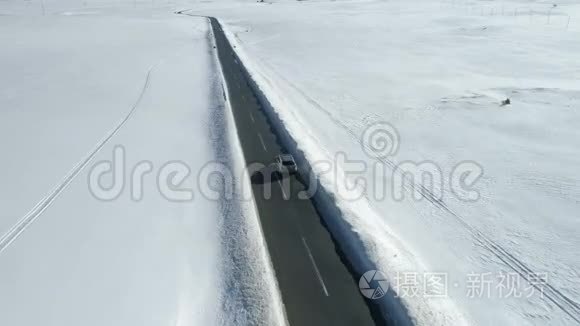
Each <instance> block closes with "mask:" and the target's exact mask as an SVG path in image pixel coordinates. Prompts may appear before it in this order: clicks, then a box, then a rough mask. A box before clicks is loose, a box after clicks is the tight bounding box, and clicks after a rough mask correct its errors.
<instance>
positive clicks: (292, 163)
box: [282, 161, 294, 165]
mask: <svg viewBox="0 0 580 326" xmlns="http://www.w3.org/2000/svg"><path fill="white" fill-rule="evenodd" d="M282 164H284V165H294V162H293V161H283V162H282Z"/></svg>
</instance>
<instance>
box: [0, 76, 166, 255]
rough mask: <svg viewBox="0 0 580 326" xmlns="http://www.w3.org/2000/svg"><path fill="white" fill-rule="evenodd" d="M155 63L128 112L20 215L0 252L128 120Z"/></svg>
mask: <svg viewBox="0 0 580 326" xmlns="http://www.w3.org/2000/svg"><path fill="white" fill-rule="evenodd" d="M155 66H156V65H153V66H151V67H150V68H149V69H148V70H147V75H146V76H145V81H144V83H143V87H142V88H141V92H140V93H139V96H138V97H137V100H136V101H135V103H134V104H133V106H132V107H131V109H130V110H129V112H128V113H127V114H126V115H125V117H124V118H123V119H122V120H121V121H119V122H118V123H117V125H116V126H115V127H114V128H113V129H112V130H111V131H109V132H108V133H107V134H106V136H105V137H104V138H103V139H102V140H101V141H99V142H98V143H97V144H96V145H95V147H94V148H93V149H92V150H91V151H90V152H89V153H87V154H86V155H85V156H84V157H83V158H82V159H81V160H80V161H79V162H78V163H77V164H76V165H75V166H74V167H73V168H72V169H71V170H70V171H69V172H68V173H67V174H66V176H65V177H64V178H63V179H62V180H61V181H60V182H59V183H58V184H57V185H56V186H55V187H54V188H53V189H52V191H51V192H50V193H48V195H46V196H45V197H44V198H42V199H41V200H40V201H39V202H38V203H36V205H35V206H34V207H33V208H32V209H31V210H30V211H28V213H26V214H25V215H24V216H23V217H21V218H20V219H19V220H18V222H16V224H14V225H13V226H12V227H11V228H10V230H8V232H6V233H5V234H4V235H3V236H2V237H1V238H0V253H2V251H4V250H5V249H6V248H8V247H9V246H10V244H12V243H13V242H14V241H15V240H16V239H17V238H18V237H19V236H20V235H21V234H22V233H23V232H24V231H25V230H26V229H27V228H28V227H29V226H30V225H32V224H33V223H34V221H35V220H36V219H37V218H38V217H39V216H40V215H42V213H43V212H44V211H45V210H46V209H47V208H48V207H50V205H51V204H52V203H53V202H54V200H55V199H56V198H58V196H59V195H60V194H61V193H62V192H63V190H64V189H66V187H67V186H68V185H69V184H70V183H71V182H72V181H73V180H74V178H75V177H76V176H77V175H78V174H79V173H80V172H81V171H82V169H83V168H84V167H85V166H87V164H88V163H89V162H90V161H91V160H92V159H93V158H94V157H95V155H96V154H97V153H98V152H99V151H100V150H101V149H102V148H103V146H105V144H107V142H108V141H109V140H110V139H111V138H113V136H114V135H115V134H117V132H118V131H119V130H120V129H121V127H123V125H124V124H125V123H126V122H127V121H128V120H129V118H130V117H131V116H132V115H133V113H134V112H135V110H136V109H137V107H138V106H139V103H140V102H141V100H142V99H143V96H144V95H145V91H146V90H147V88H148V87H149V80H150V77H151V72H152V71H153V69H154V68H155Z"/></svg>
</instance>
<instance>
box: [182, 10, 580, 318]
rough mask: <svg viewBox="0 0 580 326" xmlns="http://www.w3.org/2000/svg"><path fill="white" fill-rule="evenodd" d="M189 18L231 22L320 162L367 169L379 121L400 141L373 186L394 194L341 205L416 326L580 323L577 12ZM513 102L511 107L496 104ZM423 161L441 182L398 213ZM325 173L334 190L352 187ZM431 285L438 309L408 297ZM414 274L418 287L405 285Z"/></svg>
mask: <svg viewBox="0 0 580 326" xmlns="http://www.w3.org/2000/svg"><path fill="white" fill-rule="evenodd" d="M553 3H556V4H557V6H556V7H554V6H553ZM189 8H192V10H191V11H190V13H192V14H207V15H212V16H216V17H218V18H219V19H220V20H221V21H222V22H223V23H224V24H225V27H226V28H227V29H228V30H229V31H230V32H231V34H230V37H231V39H232V41H234V42H235V43H237V44H238V47H237V48H238V51H239V52H240V54H241V55H242V57H243V58H244V63H245V64H246V66H247V67H248V68H249V70H250V71H251V72H252V74H253V76H254V78H255V80H256V81H257V83H258V84H259V85H260V87H261V89H262V90H263V91H264V92H265V93H266V94H267V95H268V97H269V100H270V101H271V103H272V104H273V106H274V107H275V109H276V111H277V113H278V114H279V116H280V117H281V119H282V120H284V123H285V126H286V128H287V129H288V131H289V132H290V134H291V135H293V136H294V139H295V140H296V141H297V142H298V147H299V148H300V149H301V150H302V151H304V153H305V155H306V157H307V158H308V160H309V161H310V162H317V161H329V160H330V161H332V160H333V158H334V155H335V153H337V152H344V153H346V154H347V156H348V159H350V160H362V161H364V162H366V163H367V165H368V166H371V164H373V163H375V162H376V161H377V159H375V158H374V157H372V156H369V155H367V153H365V151H364V150H363V149H362V148H361V137H362V135H363V134H364V131H365V130H366V129H367V128H369V127H371V126H373V125H374V124H375V123H377V122H382V121H385V122H388V123H390V124H391V125H392V126H393V127H394V128H396V130H397V132H398V135H399V143H398V146H399V148H398V151H397V152H396V153H395V155H392V156H390V157H388V158H387V159H383V160H382V163H386V166H387V167H389V169H388V171H387V173H386V175H381V176H380V177H377V176H376V175H375V174H373V173H372V171H371V170H370V169H368V170H367V171H366V172H365V173H363V177H364V178H365V180H367V182H369V184H372V185H376V184H378V185H379V186H386V187H387V189H389V190H388V193H387V196H386V198H384V199H377V198H375V196H374V193H373V191H372V189H368V188H367V191H366V194H365V197H364V198H361V199H358V200H354V201H353V200H340V201H339V203H338V205H339V206H340V208H341V209H342V211H343V213H344V218H345V219H346V222H347V223H348V224H349V225H350V227H351V229H352V233H353V234H355V235H356V236H357V237H360V239H361V240H362V241H363V243H364V244H365V253H364V254H366V255H368V256H369V257H370V259H371V260H373V261H374V262H375V263H376V264H377V266H378V267H379V268H380V269H381V270H383V272H385V273H387V274H388V275H389V276H390V279H391V281H392V282H391V283H392V286H395V287H397V285H399V286H400V285H406V286H407V287H399V288H398V291H399V294H400V296H401V300H402V301H403V303H405V305H406V306H407V307H408V308H409V312H410V314H411V315H412V317H413V318H414V319H415V320H416V321H417V322H418V323H419V324H422V325H435V324H437V325H443V324H447V325H459V324H477V325H570V324H575V323H577V322H578V321H579V320H580V306H579V303H580V279H579V276H578V275H579V274H578V273H579V271H580V259H579V256H578V248H579V247H580V236H579V230H580V219H579V216H578V212H579V211H580V202H579V199H578V198H580V173H579V172H578V169H577V167H578V166H579V165H580V156H578V148H580V132H579V131H578V125H579V124H580V115H579V114H578V108H579V107H580V61H579V60H578V54H579V53H580V42H578V40H579V39H580V5H578V4H576V3H575V2H574V1H555V2H541V1H520V2H517V1H445V0H442V1H436V0H433V1H428V0H425V1H402V0H400V1H397V0H394V1H385V2H383V1H330V2H326V1H314V2H312V1H303V2H294V1H275V2H273V3H263V4H261V3H252V2H250V1H248V2H217V1H216V2H215V3H213V2H209V1H203V2H199V3H194V4H193V5H191V6H190V7H189ZM506 98H510V100H511V105H507V106H502V105H501V102H502V101H503V100H505V99H506ZM425 161H428V162H430V163H433V164H435V165H436V166H437V167H438V168H439V169H440V171H441V174H442V178H441V180H440V181H439V182H436V185H435V187H434V188H433V189H432V190H433V192H434V193H435V196H431V195H430V194H431V193H430V192H425V191H422V192H421V193H420V194H421V196H420V198H422V200H417V199H414V198H413V197H412V196H411V194H410V192H412V191H413V189H415V190H420V189H419V187H418V186H419V184H417V183H411V184H407V186H406V187H404V189H403V190H404V191H403V192H404V193H405V192H406V193H407V196H406V197H405V198H404V199H403V200H396V198H394V197H396V196H395V194H394V193H395V192H397V191H398V189H393V188H391V187H392V185H393V183H395V181H396V179H397V177H398V174H400V173H401V171H402V170H404V169H402V168H399V169H396V172H393V171H392V170H393V166H397V165H398V164H401V163H404V162H407V163H408V162H414V163H420V162H425ZM460 162H466V163H471V164H472V167H473V168H477V167H481V168H482V169H483V175H482V176H481V177H480V178H479V179H478V180H477V182H476V183H475V185H474V187H473V189H472V190H475V191H477V193H478V196H477V197H476V198H472V199H476V200H465V199H467V198H466V197H465V196H464V195H465V194H464V193H462V192H460V191H456V192H453V189H451V186H450V184H451V179H452V178H451V177H450V175H451V174H452V172H453V169H454V167H455V166H456V165H457V164H459V163H460ZM405 166H408V165H401V167H405ZM422 168H423V167H422V166H419V167H418V169H419V170H421V169H422ZM339 169H340V170H341V171H342V172H345V171H346V172H352V171H348V167H346V166H340V164H339ZM389 171H390V172H389ZM339 175H340V174H339ZM319 177H320V179H321V181H322V182H323V184H324V185H325V186H326V188H327V189H329V190H330V191H335V190H336V187H337V186H338V184H339V183H341V182H343V181H344V180H343V179H345V178H346V179H348V178H350V180H351V181H352V182H354V178H355V177H360V173H359V174H355V175H354V176H353V175H352V174H351V175H350V176H348V177H345V176H343V177H339V178H338V179H333V178H332V177H331V176H329V175H325V174H321V175H319ZM369 188H370V187H369ZM468 190H469V189H468ZM424 272H428V273H430V272H441V273H445V274H446V275H447V284H446V289H447V290H448V293H447V295H446V296H444V297H443V298H428V297H425V296H424V295H422V294H421V292H420V290H421V289H419V293H409V291H408V290H409V289H408V288H410V287H413V285H414V284H416V286H415V287H417V286H419V287H420V286H421V285H422V284H423V282H425V279H421V277H422V276H424ZM414 273H416V274H418V278H419V280H417V281H414V280H412V278H411V277H409V279H408V280H407V282H408V283H407V284H401V282H400V281H401V280H400V279H398V278H397V276H401V275H407V276H408V275H411V276H412V275H414ZM506 275H507V276H506ZM508 276H509V277H512V281H507V283H506V279H507V280H509V279H508ZM534 277H539V278H541V279H542V280H540V281H538V280H536V281H534ZM544 279H546V280H544ZM477 280H479V282H477ZM397 281H398V282H399V283H397ZM413 282H416V283H413ZM532 283H536V285H537V286H538V287H533V286H532V285H531V284H532ZM409 285H410V286H409ZM539 288H541V289H542V291H544V292H543V293H542V292H541V291H540V290H539Z"/></svg>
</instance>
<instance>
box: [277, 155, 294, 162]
mask: <svg viewBox="0 0 580 326" xmlns="http://www.w3.org/2000/svg"><path fill="white" fill-rule="evenodd" d="M279 157H280V158H281V159H282V160H284V161H294V157H292V155H290V154H282V155H279Z"/></svg>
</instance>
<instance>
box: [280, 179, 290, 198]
mask: <svg viewBox="0 0 580 326" xmlns="http://www.w3.org/2000/svg"><path fill="white" fill-rule="evenodd" d="M278 184H279V185H280V189H282V195H283V196H284V199H288V195H286V192H285V191H284V186H283V185H282V181H280V179H278Z"/></svg>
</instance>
